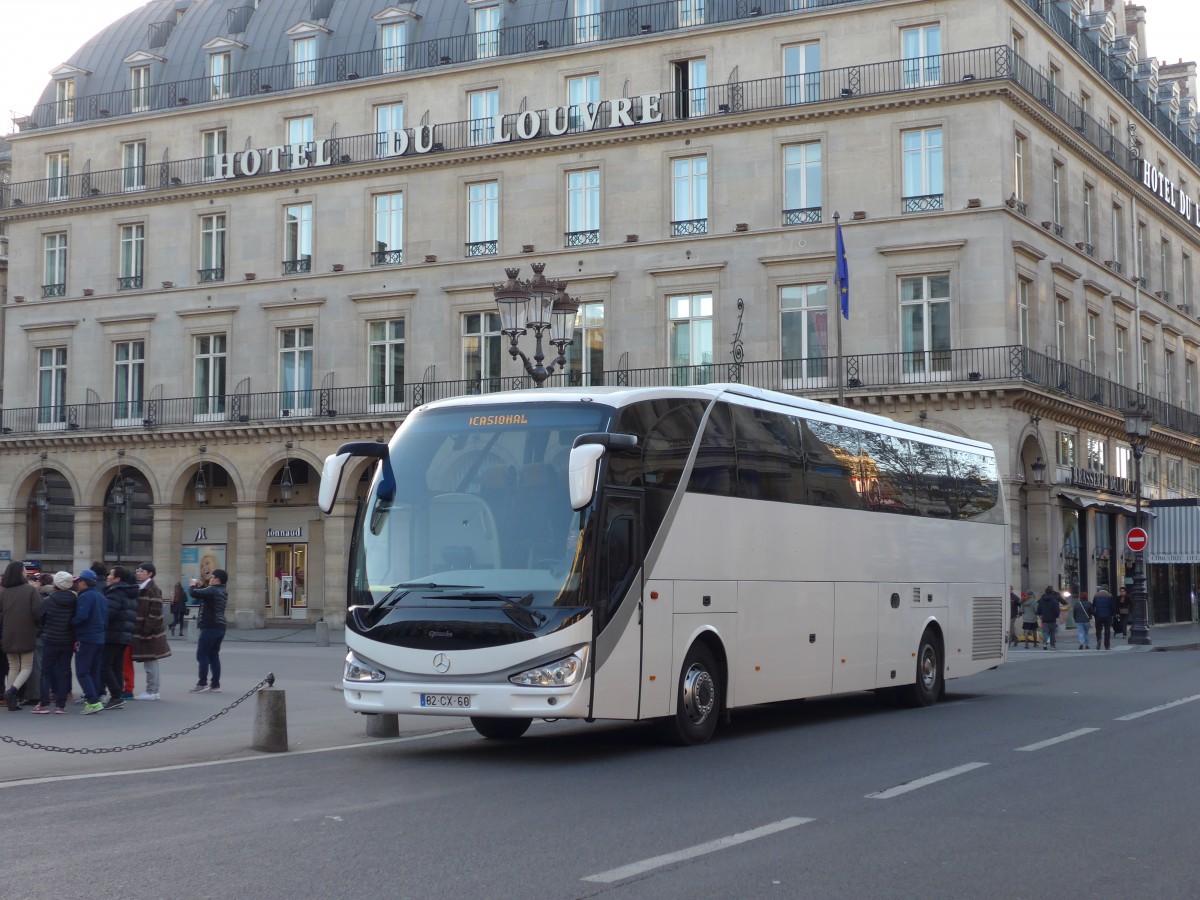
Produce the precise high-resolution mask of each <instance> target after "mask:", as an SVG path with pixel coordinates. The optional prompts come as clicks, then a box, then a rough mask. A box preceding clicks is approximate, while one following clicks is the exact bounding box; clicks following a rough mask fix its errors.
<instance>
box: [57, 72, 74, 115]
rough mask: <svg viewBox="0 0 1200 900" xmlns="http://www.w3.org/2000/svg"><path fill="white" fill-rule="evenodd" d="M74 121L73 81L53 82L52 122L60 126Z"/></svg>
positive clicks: (68, 79)
mask: <svg viewBox="0 0 1200 900" xmlns="http://www.w3.org/2000/svg"><path fill="white" fill-rule="evenodd" d="M74 120H75V79H74V78H63V79H60V80H58V81H56V82H54V122H55V124H57V125H62V124H63V123H64V122H73V121H74Z"/></svg>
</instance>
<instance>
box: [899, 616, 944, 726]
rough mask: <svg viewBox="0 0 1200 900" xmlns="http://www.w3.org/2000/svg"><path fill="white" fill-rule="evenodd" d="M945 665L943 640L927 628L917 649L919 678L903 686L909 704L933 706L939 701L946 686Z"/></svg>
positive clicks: (906, 701)
mask: <svg viewBox="0 0 1200 900" xmlns="http://www.w3.org/2000/svg"><path fill="white" fill-rule="evenodd" d="M943 665H944V660H943V659H942V642H941V641H940V640H938V637H937V635H936V634H934V633H933V631H931V630H930V629H926V630H925V633H924V634H922V635H921V644H920V648H919V649H918V650H917V672H916V676H917V680H916V681H915V682H914V683H913V684H911V685H907V686H906V687H905V688H903V690H902V694H901V696H902V697H903V699H904V701H905V704H906V705H907V706H912V707H921V706H933V704H935V703H937V701H938V698H939V697H941V696H942V690H943V688H944V687H945V681H944V674H943V669H942V667H943Z"/></svg>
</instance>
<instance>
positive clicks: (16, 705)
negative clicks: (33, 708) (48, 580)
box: [0, 561, 42, 712]
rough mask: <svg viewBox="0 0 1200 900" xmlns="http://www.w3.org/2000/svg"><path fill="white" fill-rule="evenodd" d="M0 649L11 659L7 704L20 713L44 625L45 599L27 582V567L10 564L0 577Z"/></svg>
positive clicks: (14, 563) (19, 563)
mask: <svg viewBox="0 0 1200 900" xmlns="http://www.w3.org/2000/svg"><path fill="white" fill-rule="evenodd" d="M0 587H2V588H3V590H0V629H2V630H3V638H0V646H2V647H3V649H4V654H5V656H6V657H7V658H8V682H7V689H6V690H5V691H4V700H5V702H6V703H7V704H8V709H9V712H20V710H21V699H20V691H21V688H22V687H23V686H24V685H25V682H26V681H28V680H29V675H30V673H31V672H32V671H33V651H34V650H36V649H37V636H38V628H39V626H40V625H41V621H42V595H41V594H39V593H38V591H37V588H35V587H34V586H33V585H31V584H30V583H29V582H28V581H26V580H25V565H24V564H23V563H21V562H20V561H13V562H10V563H9V564H8V565H7V566H6V567H5V569H4V575H3V577H0Z"/></svg>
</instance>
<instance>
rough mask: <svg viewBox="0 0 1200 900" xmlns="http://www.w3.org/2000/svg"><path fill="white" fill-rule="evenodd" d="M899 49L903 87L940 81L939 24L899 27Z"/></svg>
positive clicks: (940, 31)
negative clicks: (902, 67) (901, 60)
mask: <svg viewBox="0 0 1200 900" xmlns="http://www.w3.org/2000/svg"><path fill="white" fill-rule="evenodd" d="M900 51H901V53H902V55H903V57H904V86H905V87H908V88H913V87H923V86H924V85H929V84H940V83H941V81H942V60H941V56H940V54H941V52H942V26H941V25H938V24H930V25H917V26H915V27H913V28H901V29H900Z"/></svg>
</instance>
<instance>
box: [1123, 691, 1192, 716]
mask: <svg viewBox="0 0 1200 900" xmlns="http://www.w3.org/2000/svg"><path fill="white" fill-rule="evenodd" d="M1193 700H1200V694H1192V696H1190V697H1184V698H1183V699H1182V700H1172V701H1171V702H1170V703H1164V704H1163V705H1162V706H1152V707H1150V708H1149V709H1143V710H1142V711H1141V712H1135V713H1130V714H1129V715H1127V716H1118V717H1117V718H1115V719H1113V721H1114V722H1131V721H1133V720H1134V719H1140V718H1141V717H1142V716H1148V715H1150V713H1156V712H1162V711H1163V710H1164V709H1171V708H1172V707H1174V706H1183V704H1185V703H1191V702H1192V701H1193Z"/></svg>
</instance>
